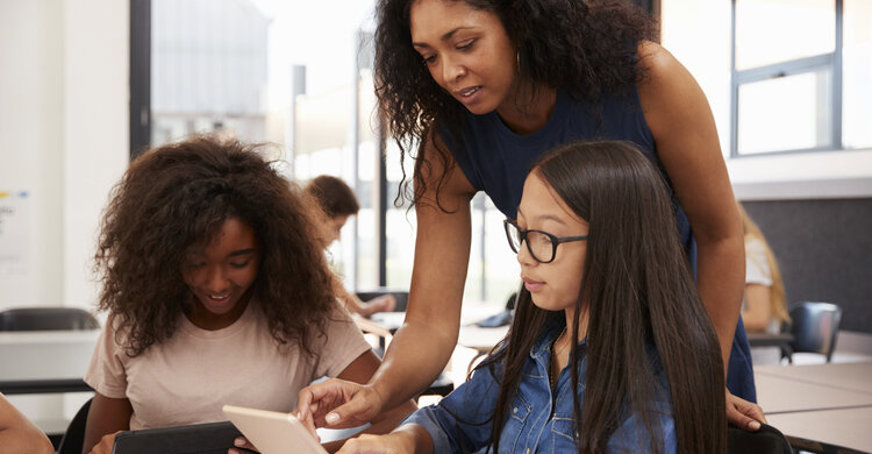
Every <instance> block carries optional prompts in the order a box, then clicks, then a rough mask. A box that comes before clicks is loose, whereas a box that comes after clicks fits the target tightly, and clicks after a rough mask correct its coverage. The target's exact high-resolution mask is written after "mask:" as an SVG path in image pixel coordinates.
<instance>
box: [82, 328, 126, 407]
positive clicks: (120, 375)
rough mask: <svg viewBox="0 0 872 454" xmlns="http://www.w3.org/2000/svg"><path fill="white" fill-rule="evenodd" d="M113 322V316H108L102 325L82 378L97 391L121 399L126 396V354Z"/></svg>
mask: <svg viewBox="0 0 872 454" xmlns="http://www.w3.org/2000/svg"><path fill="white" fill-rule="evenodd" d="M115 322H116V320H115V318H114V317H109V319H108V320H107V321H106V324H105V325H104V326H103V332H102V333H100V337H99V338H98V339H97V345H96V346H95V347H94V354H93V355H92V356H91V363H90V365H89V366H88V370H87V372H85V377H84V380H85V383H87V384H88V385H89V386H91V387H92V388H94V390H95V391H97V392H98V393H100V394H102V395H104V396H106V397H111V398H114V399H122V398H126V397H127V371H126V368H125V365H124V359H125V358H127V355H126V353H125V352H124V349H123V348H122V347H121V346H120V345H118V343H117V341H116V330H115V327H116V326H117V323H115Z"/></svg>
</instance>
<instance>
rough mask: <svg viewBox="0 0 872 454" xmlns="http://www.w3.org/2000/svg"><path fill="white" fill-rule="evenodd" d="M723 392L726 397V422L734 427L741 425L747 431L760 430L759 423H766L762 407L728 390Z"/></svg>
mask: <svg viewBox="0 0 872 454" xmlns="http://www.w3.org/2000/svg"><path fill="white" fill-rule="evenodd" d="M725 393H726V398H727V422H729V423H731V424H733V425H734V426H736V427H741V428H742V429H745V430H747V431H748V432H756V431H758V430H760V423H764V424H765V423H766V417H765V416H764V415H763V408H761V407H760V406H759V405H757V404H755V403H753V402H748V401H747V400H745V399H742V398H741V397H737V396H734V395H733V394H732V393H730V391H729V390H726V391H725Z"/></svg>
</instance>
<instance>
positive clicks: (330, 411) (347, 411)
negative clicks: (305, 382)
mask: <svg viewBox="0 0 872 454" xmlns="http://www.w3.org/2000/svg"><path fill="white" fill-rule="evenodd" d="M384 404H385V400H384V399H383V398H382V396H381V395H379V393H378V392H377V391H376V390H375V389H374V388H372V387H371V386H369V385H361V384H359V383H354V382H350V381H345V380H340V379H336V378H334V379H331V380H327V381H325V382H323V383H318V384H315V385H312V386H307V387H305V388H303V389H302V390H301V391H300V399H299V402H298V404H297V418H299V420H300V421H302V422H303V424H304V425H305V426H306V427H307V428H308V429H309V431H310V432H312V434H313V435H315V436H316V437H317V434H315V428H316V427H325V426H327V427H330V428H332V429H344V428H348V427H357V426H360V425H363V424H366V423H368V422H370V421H372V419H373V418H375V416H376V415H378V414H379V413H381V411H382V409H383V407H384Z"/></svg>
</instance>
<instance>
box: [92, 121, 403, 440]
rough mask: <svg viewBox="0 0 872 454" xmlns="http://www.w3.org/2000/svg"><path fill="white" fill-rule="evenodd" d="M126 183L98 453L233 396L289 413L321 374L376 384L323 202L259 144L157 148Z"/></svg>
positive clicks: (109, 304) (109, 266)
mask: <svg viewBox="0 0 872 454" xmlns="http://www.w3.org/2000/svg"><path fill="white" fill-rule="evenodd" d="M113 191H114V192H113V195H112V199H111V201H110V202H109V205H108V207H107V209H106V213H105V218H104V220H103V224H102V231H101V235H100V239H99V245H98V249H97V253H96V268H97V270H98V271H99V272H100V273H101V276H102V281H103V288H102V292H101V294H100V301H99V304H98V307H99V309H100V310H104V311H108V313H109V317H108V320H107V322H106V326H105V328H104V331H103V333H102V335H101V337H100V340H99V341H98V344H97V347H96V349H95V352H94V356H93V357H92V359H91V364H90V366H89V368H88V371H87V373H86V375H85V381H86V382H87V383H88V384H89V385H91V386H92V387H93V388H94V389H95V391H96V394H95V396H94V400H93V402H92V404H91V409H90V413H89V415H88V423H87V429H86V433H85V443H84V445H85V446H84V447H85V452H88V451H89V450H91V449H92V447H93V451H92V452H94V453H104V452H105V453H108V452H110V451H111V450H112V445H113V443H114V435H115V433H116V432H117V431H120V430H136V429H142V428H152V427H165V426H176V425H187V424H195V423H204V422H211V421H220V420H225V419H226V418H225V417H224V416H223V414H222V412H221V407H222V405H224V404H235V405H242V406H248V407H256V408H263V409H269V410H274V411H284V412H288V411H291V410H293V409H294V407H295V405H296V401H297V396H298V392H299V390H300V389H301V388H302V387H303V386H306V385H307V384H309V383H311V382H312V381H313V380H315V379H317V378H319V377H322V376H331V377H339V378H343V379H347V380H351V381H355V382H361V383H364V382H366V381H367V380H369V378H370V376H371V375H372V374H373V372H374V371H375V370H376V369H377V368H378V365H379V360H378V358H377V357H376V356H375V354H374V353H373V352H372V349H371V348H370V346H369V344H368V343H367V342H366V341H365V340H364V339H363V336H362V335H361V332H360V330H359V329H358V328H357V327H356V326H355V324H354V323H353V321H351V319H350V318H349V316H348V314H347V312H345V310H344V309H342V308H341V307H340V306H339V305H338V304H337V303H336V301H335V298H334V297H333V294H332V292H331V290H330V289H331V287H330V282H331V281H330V279H331V275H330V273H329V271H328V270H327V268H326V265H325V263H324V259H323V254H322V253H321V248H320V245H319V243H318V242H317V241H315V239H314V238H315V229H316V227H315V225H314V223H313V222H312V221H311V220H310V215H311V210H312V207H311V206H310V205H309V204H308V203H307V202H306V200H307V199H306V198H305V197H303V195H302V191H301V190H299V188H297V187H295V186H293V185H292V184H290V183H289V182H288V181H286V180H285V179H283V178H282V177H281V176H279V175H278V174H277V173H276V172H275V171H274V170H273V169H272V168H271V167H270V163H269V162H267V161H266V160H265V159H264V158H263V157H262V156H261V155H260V154H258V153H257V150H256V148H255V147H253V146H248V145H244V144H241V143H239V142H235V141H227V142H219V141H217V140H216V139H211V138H208V137H198V138H193V139H191V140H187V141H184V142H180V143H176V144H170V145H165V146H162V147H159V148H155V149H152V150H150V151H148V152H146V153H145V154H143V155H142V156H140V157H139V158H137V159H136V160H135V161H134V162H133V163H132V164H131V166H130V168H129V169H128V170H127V172H126V173H125V174H124V176H123V178H122V179H121V181H120V182H119V183H118V184H117V185H116V187H115V188H114V190H113ZM413 409H414V406H413V404H412V403H411V402H407V403H406V405H403V406H401V408H399V409H398V410H396V411H391V412H388V413H386V414H383V415H381V417H380V418H379V420H378V422H377V424H376V426H377V427H375V428H374V429H373V430H376V431H379V430H381V431H384V430H388V429H390V428H391V427H393V426H394V425H396V423H397V422H398V421H399V419H400V418H401V417H402V416H404V415H405V414H407V413H408V412H409V411H411V410H413Z"/></svg>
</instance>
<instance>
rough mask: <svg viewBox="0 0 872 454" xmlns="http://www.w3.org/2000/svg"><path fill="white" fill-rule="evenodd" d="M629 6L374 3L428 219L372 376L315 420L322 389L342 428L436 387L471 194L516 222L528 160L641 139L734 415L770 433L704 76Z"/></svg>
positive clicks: (400, 137) (386, 80)
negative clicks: (580, 144)
mask: <svg viewBox="0 0 872 454" xmlns="http://www.w3.org/2000/svg"><path fill="white" fill-rule="evenodd" d="M630 3H631V2H628V1H618V0H583V1H582V0H573V1H567V0H516V1H503V0H379V2H378V6H377V16H378V28H377V29H376V32H375V64H374V73H375V77H374V79H375V80H376V81H377V84H376V87H375V89H376V94H377V96H378V99H379V107H380V109H379V111H380V112H384V113H385V115H386V118H387V125H388V127H389V130H390V133H391V134H392V136H393V137H395V138H397V142H398V145H399V146H400V148H401V150H402V152H403V155H402V156H403V158H404V159H405V158H409V157H412V158H414V159H415V164H416V165H415V169H414V174H413V175H412V178H410V179H407V180H405V182H406V183H407V184H408V183H410V180H411V182H413V183H414V184H413V185H412V186H411V189H412V190H411V191H408V192H409V194H408V196H409V198H411V199H412V201H413V203H414V206H415V214H416V216H417V220H418V222H417V239H416V245H415V261H414V269H413V272H412V280H411V285H410V293H409V304H408V308H407V311H406V319H405V325H404V327H403V328H402V329H400V330H399V331H398V333H397V334H396V336H395V337H394V341H393V342H392V343H391V348H390V350H389V351H388V352H387V356H386V360H385V363H384V366H382V368H381V369H380V371H379V373H378V374H377V376H376V379H375V380H374V381H373V382H372V383H371V385H370V386H367V387H365V388H363V389H362V390H360V391H359V392H357V393H354V394H351V393H349V392H348V390H346V389H344V388H343V387H342V385H341V384H334V385H333V388H330V389H323V388H322V389H320V390H319V391H318V393H319V394H318V395H317V396H304V397H303V398H302V399H301V411H302V413H303V414H304V415H305V414H308V413H309V407H308V402H309V399H310V398H312V397H315V398H316V400H320V398H321V396H325V399H324V405H320V406H319V409H320V410H319V414H318V415H317V417H318V419H319V420H321V419H322V416H323V415H322V414H321V413H322V412H323V410H324V409H325V408H326V407H328V406H329V404H328V402H329V403H331V404H332V403H333V402H347V405H343V406H341V407H338V408H335V409H334V411H332V412H331V413H330V414H329V416H330V418H329V419H327V420H326V422H327V423H329V424H330V425H331V426H340V425H345V424H349V423H351V422H352V421H353V420H365V419H366V418H367V417H368V416H371V415H372V414H374V413H375V412H376V411H378V409H380V408H383V407H390V406H392V405H395V404H396V403H397V402H399V401H400V400H401V399H405V398H407V397H409V396H412V395H414V394H415V393H416V392H417V391H420V390H421V389H424V388H425V387H426V386H427V385H428V384H429V383H431V382H432V381H433V379H434V378H435V377H436V376H437V375H438V374H439V372H441V371H442V369H443V367H444V366H445V364H446V362H447V361H448V359H449V357H450V356H451V352H452V351H453V349H454V346H455V345H456V342H457V336H458V332H459V320H460V312H461V302H462V297H463V288H464V281H465V280H466V270H467V268H468V261H469V248H470V238H471V235H470V230H471V218H470V213H469V203H470V200H471V199H472V196H473V195H475V193H476V192H478V191H484V192H486V193H487V195H488V196H489V197H490V199H491V200H492V201H493V202H494V204H495V205H496V206H497V208H499V209H500V211H502V212H503V213H504V214H505V215H506V216H507V217H509V218H514V217H515V209H516V208H517V206H518V202H519V201H520V197H521V185H522V182H523V181H524V178H525V177H526V172H527V170H528V169H529V167H530V164H531V163H532V162H533V161H535V160H536V159H537V158H538V157H539V156H540V155H541V154H542V153H544V152H545V151H546V150H549V149H551V148H553V147H555V146H557V145H560V144H564V143H568V142H570V141H573V140H590V139H594V138H602V139H614V140H628V141H631V142H633V143H635V144H636V145H637V146H639V147H640V148H641V149H642V151H643V152H644V153H645V154H646V155H647V156H649V157H650V158H651V159H652V160H654V161H655V162H656V165H657V167H658V168H659V169H661V171H662V172H663V173H664V174H665V176H666V180H667V181H668V182H669V184H670V188H669V189H670V191H671V192H672V193H674V195H675V198H674V201H675V205H674V209H675V217H676V222H677V224H678V228H679V230H680V232H681V241H682V244H683V245H684V248H685V252H686V259H687V260H688V261H689V262H690V263H691V266H692V269H693V271H694V273H695V275H696V276H697V277H698V288H699V292H700V295H701V297H702V300H703V302H704V303H705V305H706V309H707V312H708V314H709V316H710V318H711V320H712V323H713V325H714V327H715V332H716V333H717V334H718V339H719V343H720V346H721V357H722V360H723V362H724V363H725V364H727V365H728V367H726V372H725V374H726V378H727V380H726V383H727V388H726V389H725V390H724V391H725V392H724V395H725V400H726V401H727V404H728V405H727V407H726V408H727V410H726V411H727V413H728V417H729V419H730V421H731V422H732V423H733V424H735V425H737V426H740V427H746V428H750V429H751V430H755V429H756V428H757V427H759V425H758V424H757V422H756V421H755V419H756V420H759V421H762V420H763V419H762V417H763V413H762V410H761V409H760V408H759V407H758V406H756V405H755V404H753V403H751V402H753V401H755V399H756V395H755V389H754V381H753V373H752V370H751V363H750V360H749V357H748V352H749V347H748V342H747V338H746V336H745V331H744V328H743V326H742V323H741V320H740V317H739V313H740V308H741V303H742V294H743V285H744V282H743V277H744V272H743V266H744V261H743V240H742V228H741V221H740V219H739V215H738V212H737V210H736V207H735V203H734V197H733V193H732V188H731V186H730V182H729V177H728V175H727V170H726V166H725V164H724V160H723V156H722V154H721V150H720V145H719V141H718V136H717V131H716V128H715V123H714V120H713V117H712V114H711V111H710V108H709V105H708V102H707V101H706V98H705V95H704V94H703V92H702V90H701V89H700V87H699V86H698V85H697V83H696V81H695V80H694V79H693V77H692V76H691V75H690V73H689V72H688V71H687V70H686V69H685V68H684V67H683V66H682V65H681V64H680V63H679V62H678V61H677V60H676V59H675V57H673V56H672V55H671V54H670V53H669V52H668V51H666V50H665V49H664V48H662V47H661V46H660V45H658V44H656V43H655V42H654V41H655V40H656V34H655V32H654V30H653V28H654V27H653V26H652V24H651V22H650V20H649V18H648V17H647V16H645V15H642V14H639V13H637V12H636V11H633V10H631V9H630V8H631V6H629V4H630ZM406 188H407V189H410V187H409V186H406ZM697 257H698V259H699V261H698V262H699V263H698V265H699V266H697Z"/></svg>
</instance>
